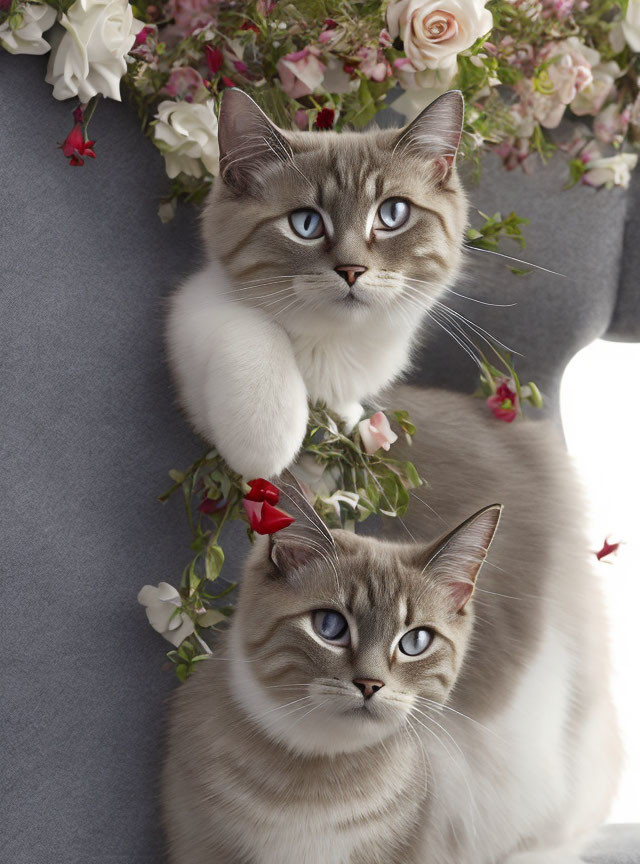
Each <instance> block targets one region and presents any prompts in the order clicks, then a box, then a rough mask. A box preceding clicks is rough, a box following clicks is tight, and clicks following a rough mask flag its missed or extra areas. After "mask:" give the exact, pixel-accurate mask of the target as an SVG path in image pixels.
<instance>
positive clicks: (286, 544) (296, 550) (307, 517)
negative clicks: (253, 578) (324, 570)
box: [269, 471, 338, 578]
mask: <svg viewBox="0 0 640 864" xmlns="http://www.w3.org/2000/svg"><path fill="white" fill-rule="evenodd" d="M275 485H276V486H277V487H278V489H279V490H280V501H281V502H282V504H283V506H284V507H285V509H286V511H287V513H289V515H291V516H293V518H294V520H295V521H294V522H293V524H292V525H289V526H288V527H287V528H283V529H282V531H278V532H277V533H275V534H271V535H270V537H269V556H270V558H271V561H272V562H273V564H275V566H276V568H277V571H278V573H279V574H280V575H281V576H284V577H288V578H294V577H295V575H296V574H297V573H298V572H299V571H300V570H302V569H303V568H304V567H305V566H306V565H308V564H310V563H312V562H313V561H318V562H319V563H324V565H326V566H327V567H331V568H333V569H335V566H336V563H337V557H338V553H337V551H336V545H335V540H334V538H333V535H332V533H331V531H329V529H328V528H327V526H326V525H325V524H324V522H323V521H322V519H321V518H320V516H318V514H317V513H316V511H315V510H314V509H313V507H312V505H311V504H310V502H309V501H308V499H307V497H306V495H305V494H304V491H303V489H302V487H301V486H300V484H299V483H298V481H297V480H296V478H295V477H294V476H293V474H292V473H291V472H290V471H283V472H282V474H281V475H280V477H279V478H278V480H277V481H276V482H275Z"/></svg>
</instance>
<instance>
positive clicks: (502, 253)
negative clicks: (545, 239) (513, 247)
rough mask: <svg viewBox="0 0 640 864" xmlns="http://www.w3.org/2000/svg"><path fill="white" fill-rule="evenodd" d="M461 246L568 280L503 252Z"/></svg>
mask: <svg viewBox="0 0 640 864" xmlns="http://www.w3.org/2000/svg"><path fill="white" fill-rule="evenodd" d="M462 245H463V246H464V248H465V249H468V250H469V251H470V252H486V253H487V254H488V255H497V256H498V257H499V258H506V259H507V260H508V261H516V262H517V263H518V264H524V265H525V267H533V268H534V269H536V270H542V271H543V272H544V273H550V274H551V275H552V276H559V277H560V278H561V279H568V278H569V277H568V276H567V275H566V274H565V273H558V272H557V271H555V270H549V268H548V267H541V266H540V264H533V263H532V262H531V261H523V260H522V259H521V258H514V256H513V255H505V253H504V252H497V251H496V250H495V249H481V248H480V247H479V246H469V244H468V243H463V244H462Z"/></svg>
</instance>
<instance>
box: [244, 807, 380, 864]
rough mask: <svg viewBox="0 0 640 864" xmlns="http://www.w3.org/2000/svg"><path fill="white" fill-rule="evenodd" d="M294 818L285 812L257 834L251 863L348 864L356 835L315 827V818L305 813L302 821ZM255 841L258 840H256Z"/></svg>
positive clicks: (298, 816) (356, 846) (354, 846)
mask: <svg viewBox="0 0 640 864" xmlns="http://www.w3.org/2000/svg"><path fill="white" fill-rule="evenodd" d="M301 816H302V814H297V816H296V817H295V818H293V817H292V815H291V814H288V813H287V811H286V810H283V812H282V819H281V820H279V824H277V825H273V826H270V827H269V828H268V829H266V830H265V831H264V832H260V833H261V835H262V836H261V837H260V838H259V840H260V842H259V843H257V844H256V848H255V850H254V856H253V862H255V864H349V862H350V861H351V860H352V853H354V852H355V850H356V849H357V848H358V847H359V844H361V842H362V840H364V838H361V837H360V836H359V833H360V832H357V833H356V832H354V833H353V834H349V835H344V834H343V833H342V832H341V833H340V834H336V833H334V831H332V830H331V828H330V827H328V826H322V827H320V826H317V827H316V826H315V825H314V823H316V822H317V816H315V815H314V814H313V812H311V811H309V812H308V813H307V814H306V818H304V817H303V818H301ZM256 839H258V838H256Z"/></svg>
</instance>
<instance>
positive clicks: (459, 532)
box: [424, 504, 502, 612]
mask: <svg viewBox="0 0 640 864" xmlns="http://www.w3.org/2000/svg"><path fill="white" fill-rule="evenodd" d="M501 513H502V504H491V505H490V506H489V507H483V508H482V510H479V511H478V512H477V513H475V514H474V515H473V516H471V517H470V518H469V519H467V520H466V521H465V522H463V523H462V525H459V526H458V527H457V528H455V529H454V530H453V531H451V532H450V533H449V534H447V535H446V537H443V538H442V539H441V540H440V541H438V543H436V545H435V547H432V548H431V550H430V551H429V557H428V560H427V563H426V566H425V567H424V572H425V573H426V574H427V576H428V578H429V579H436V580H441V581H444V582H445V583H446V585H447V587H448V589H449V591H450V595H451V598H452V600H453V603H454V606H455V609H456V611H457V612H461V611H462V610H463V609H464V607H465V606H466V605H467V603H468V602H469V600H470V598H471V595H472V594H473V590H474V588H475V585H476V579H477V577H478V573H479V572H480V568H481V567H482V565H483V563H484V560H485V558H486V557H487V552H488V551H489V546H491V541H492V540H493V538H494V535H495V533H496V530H497V528H498V522H499V521H500V514H501Z"/></svg>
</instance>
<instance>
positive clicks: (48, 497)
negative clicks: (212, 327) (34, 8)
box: [0, 54, 640, 864]
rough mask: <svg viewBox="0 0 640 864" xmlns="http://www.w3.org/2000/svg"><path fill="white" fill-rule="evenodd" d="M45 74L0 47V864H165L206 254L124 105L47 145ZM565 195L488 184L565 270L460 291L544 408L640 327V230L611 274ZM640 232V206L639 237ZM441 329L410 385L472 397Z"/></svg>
mask: <svg viewBox="0 0 640 864" xmlns="http://www.w3.org/2000/svg"><path fill="white" fill-rule="evenodd" d="M44 68H45V59H44V58H33V57H11V56H9V55H6V54H0V190H1V197H0V210H1V213H0V225H1V226H2V232H1V234H0V237H1V238H2V239H1V240H0V292H1V302H2V314H1V317H0V356H1V357H2V377H1V383H0V388H1V392H0V405H1V411H2V437H1V444H0V446H1V447H2V455H3V460H2V465H3V470H2V474H1V481H0V482H1V483H2V487H1V493H2V495H1V500H2V503H3V507H2V514H1V516H0V538H1V539H0V560H1V567H2V574H3V579H2V586H3V594H2V603H1V604H0V616H1V626H0V634H1V638H2V644H3V662H2V664H1V671H0V676H1V678H2V684H1V692H2V700H1V703H0V704H1V707H0V713H1V715H2V717H1V728H2V741H1V742H0V760H1V764H2V777H3V782H2V783H1V784H0V790H1V792H0V794H1V795H2V796H3V802H2V819H1V821H0V860H1V861H2V862H5V861H6V862H7V864H80V862H82V864H87V862H92V864H93V862H95V864H115V862H119V864H125V862H126V864H156V862H159V860H160V842H159V838H158V831H157V826H156V818H155V813H154V796H155V788H154V783H155V777H156V770H157V763H158V756H159V752H160V735H161V727H162V706H163V702H164V700H165V697H166V695H167V693H168V692H169V690H170V688H171V687H172V686H173V685H174V679H173V677H172V674H171V672H169V671H166V670H165V669H164V668H163V665H162V657H163V652H164V651H165V650H166V647H167V646H166V644H165V643H163V642H162V641H161V639H160V637H159V636H157V635H156V634H155V633H153V631H152V630H151V629H150V628H149V627H148V626H147V625H146V622H145V619H144V614H143V612H142V610H141V609H140V608H139V607H138V606H137V605H136V600H135V598H136V594H137V591H138V589H139V587H140V586H141V585H142V584H143V583H145V582H157V581H159V580H161V579H168V580H169V581H172V580H175V579H176V578H177V575H178V574H179V572H180V570H181V567H182V564H183V562H184V558H185V550H186V542H187V535H186V531H185V526H184V523H183V518H182V514H181V512H180V507H179V504H178V502H174V503H170V504H169V505H167V506H166V507H162V506H160V505H159V504H158V503H156V500H155V496H156V494H157V493H158V492H160V491H161V490H162V489H163V488H164V485H165V480H166V471H167V469H168V468H170V467H173V466H176V465H181V464H187V463H188V462H190V461H191V460H192V459H193V458H194V456H195V455H197V454H198V453H199V450H200V444H199V443H198V442H197V441H196V440H195V438H194V437H193V435H192V434H191V433H190V431H189V429H188V428H187V426H186V424H185V423H184V421H183V420H182V419H181V418H180V416H179V415H178V414H177V413H176V411H175V410H174V409H173V406H172V404H171V398H170V395H169V386H168V380H167V375H166V372H165V369H164V366H163V363H162V347H161V303H160V301H161V298H162V297H163V296H164V295H165V294H166V292H167V291H168V289H169V287H170V286H171V285H172V284H173V283H174V282H175V280H176V278H177V277H178V276H179V274H181V273H184V272H186V271H188V270H190V269H192V268H193V266H194V264H195V262H196V259H197V254H198V243H197V239H196V232H195V218H194V213H193V212H192V211H190V210H188V209H186V208H182V209H181V210H180V211H179V214H178V217H177V219H176V220H175V221H174V222H173V223H172V224H170V225H168V226H162V225H161V224H160V222H159V221H158V219H157V217H156V212H155V211H156V201H155V197H156V195H157V194H158V193H160V192H161V191H162V190H163V189H164V184H165V180H164V177H163V167H162V160H161V157H160V156H159V154H158V153H157V152H156V151H155V149H154V148H153V146H152V145H151V144H149V143H147V142H145V141H143V140H142V139H141V137H140V134H139V132H138V129H137V120H136V118H135V116H134V115H133V113H132V112H130V111H129V110H127V109H126V108H123V107H121V106H119V105H116V104H113V103H107V104H104V105H102V106H100V108H99V110H98V112H97V113H96V116H95V119H94V121H93V125H92V135H94V136H95V138H96V140H97V144H96V152H97V153H98V159H97V160H96V161H95V162H90V163H87V165H86V166H85V167H84V168H82V169H79V168H76V169H72V168H69V167H68V166H67V165H66V161H65V159H64V158H63V156H62V155H61V153H60V152H59V151H57V150H56V149H55V142H56V141H61V140H63V139H64V137H65V135H66V133H67V131H68V130H69V128H70V123H71V116H70V113H69V112H70V107H71V106H70V105H68V104H62V103H56V102H54V100H53V99H52V98H51V95H50V87H49V86H48V85H47V84H45V82H44ZM636 182H637V181H636ZM560 185H561V184H560V183H559V182H558V179H557V177H554V176H553V174H552V173H545V174H539V175H537V177H536V178H534V179H533V180H531V179H529V180H526V179H524V178H523V177H522V175H520V174H517V175H516V174H514V175H505V174H504V173H502V171H501V170H499V169H498V170H493V169H491V170H487V171H486V172H485V175H484V179H483V183H482V186H481V188H479V189H473V190H472V192H471V197H472V199H473V200H474V203H476V204H477V205H478V206H480V207H482V209H486V210H495V209H503V210H507V209H512V208H515V209H517V210H519V212H525V213H526V214H527V215H530V216H531V217H532V219H533V222H532V225H531V227H530V230H529V232H528V233H529V237H530V243H529V247H528V248H527V250H526V256H527V257H529V258H530V259H531V260H533V261H536V262H538V263H541V264H543V265H545V266H547V267H550V268H553V269H556V270H559V271H561V272H563V273H568V274H569V276H570V277H571V278H570V279H564V280H562V279H558V278H557V277H550V276H548V275H544V274H537V275H532V276H528V277H526V278H525V279H522V280H514V279H513V278H511V277H510V275H509V273H508V271H507V270H506V269H505V268H504V267H502V266H498V263H497V262H495V261H493V260H491V259H490V258H489V256H488V255H487V256H482V255H480V254H476V255H475V257H474V258H473V259H472V258H470V264H473V265H474V266H473V268H472V269H471V270H470V272H471V273H473V278H470V279H469V281H468V282H467V284H465V285H464V286H462V287H461V291H463V292H466V293H473V295H474V296H477V297H478V298H479V299H489V300H491V301H492V302H504V303H511V302H514V301H517V302H518V306H517V307H515V308H509V309H500V308H495V307H489V306H481V305H479V304H474V303H471V302H469V301H464V300H461V299H459V298H455V297H454V298H452V299H453V300H456V306H457V308H459V309H460V310H461V311H463V312H464V314H467V315H469V314H471V315H472V317H473V318H474V320H475V321H477V322H479V323H481V324H482V325H483V326H486V327H488V329H490V330H492V331H493V332H495V334H496V335H498V336H501V337H503V338H505V339H508V340H509V341H510V342H511V344H513V345H514V346H515V347H517V348H519V349H520V350H524V353H525V355H526V356H525V358H523V360H522V361H521V362H520V368H521V369H522V370H523V372H524V376H525V377H529V376H532V377H534V378H535V380H536V381H538V382H539V383H541V384H542V386H543V388H544V389H545V390H546V392H547V394H548V395H549V400H548V404H549V410H554V409H555V408H556V407H557V385H558V381H559V376H560V374H561V370H562V368H563V365H564V364H565V363H566V361H567V360H568V359H569V358H570V357H571V356H572V354H573V353H574V352H575V351H576V350H577V349H578V348H580V347H581V346H582V345H584V344H586V343H587V342H589V341H590V340H591V339H593V338H596V337H597V336H599V335H601V334H603V333H605V332H606V331H607V329H608V328H609V327H610V326H611V325H612V322H614V325H615V335H616V337H617V338H638V329H639V326H640V308H639V303H638V290H637V282H636V278H637V277H636V273H637V272H638V264H639V263H640V250H639V249H638V247H637V245H636V243H635V242H634V240H633V236H631V239H630V242H629V243H628V245H627V251H626V254H625V263H624V267H623V268H622V271H621V268H620V264H619V262H620V260H621V249H622V239H623V224H624V220H625V208H626V205H625V199H624V196H623V195H622V194H621V193H620V192H614V193H612V194H598V193H595V192H592V191H590V190H574V191H573V192H568V193H566V192H562V191H560V188H559V187H560ZM634 200H637V197H636V198H634ZM639 221H640V208H638V212H637V213H636V214H635V215H634V214H633V213H632V214H630V220H629V222H628V230H629V231H631V232H634V231H637V228H638V222H639ZM476 259H477V260H476ZM621 280H622V281H621ZM621 284H622V285H623V286H624V288H625V291H624V292H623V293H622V294H620V293H619V285H621ZM433 336H434V337H436V338H434V341H433V342H432V343H431V347H429V348H428V349H425V351H424V352H423V354H422V357H421V371H420V373H419V378H420V379H421V380H423V381H430V382H436V383H441V384H442V383H443V384H451V385H453V386H457V387H461V388H464V389H470V388H472V387H473V385H474V383H475V370H474V368H473V366H472V365H471V363H470V362H469V361H468V360H467V358H466V357H464V356H463V355H462V354H461V353H460V351H459V350H458V349H457V348H456V347H455V345H453V343H450V342H449V341H448V340H447V337H445V336H444V335H442V336H440V335H439V334H437V333H434V334H433ZM240 547H241V543H240V540H239V539H238V542H237V544H236V547H235V554H234V553H233V552H232V553H231V555H230V557H231V562H230V564H231V566H230V570H233V567H234V565H235V566H237V562H238V560H239V557H240ZM639 849H640V836H639V832H638V829H628V830H627V829H620V830H619V831H617V832H615V833H614V834H612V835H611V836H610V837H609V839H607V840H606V841H605V843H604V846H603V847H602V849H601V851H597V852H594V857H593V858H592V859H590V860H593V861H594V862H601V864H604V862H607V864H627V862H631V861H634V862H640V851H638V850H639Z"/></svg>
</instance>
